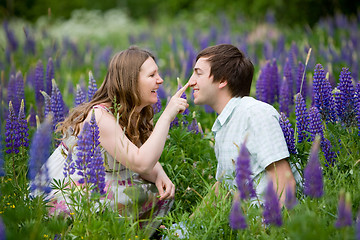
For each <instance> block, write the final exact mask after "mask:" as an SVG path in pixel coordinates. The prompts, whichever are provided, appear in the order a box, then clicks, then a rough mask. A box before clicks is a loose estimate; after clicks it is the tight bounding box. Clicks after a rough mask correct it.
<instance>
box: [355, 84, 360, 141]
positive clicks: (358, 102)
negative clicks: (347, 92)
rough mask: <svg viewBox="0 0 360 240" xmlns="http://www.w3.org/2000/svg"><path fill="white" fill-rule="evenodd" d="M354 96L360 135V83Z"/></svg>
mask: <svg viewBox="0 0 360 240" xmlns="http://www.w3.org/2000/svg"><path fill="white" fill-rule="evenodd" d="M354 98H355V109H356V119H357V126H358V129H359V133H358V135H359V136H360V83H358V84H357V85H356V89H355V95H354Z"/></svg>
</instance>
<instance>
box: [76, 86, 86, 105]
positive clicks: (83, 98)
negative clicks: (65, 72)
mask: <svg viewBox="0 0 360 240" xmlns="http://www.w3.org/2000/svg"><path fill="white" fill-rule="evenodd" d="M85 101H86V96H85V93H84V92H83V91H82V89H81V87H80V85H79V84H76V97H75V106H78V105H80V104H82V103H84V102H85Z"/></svg>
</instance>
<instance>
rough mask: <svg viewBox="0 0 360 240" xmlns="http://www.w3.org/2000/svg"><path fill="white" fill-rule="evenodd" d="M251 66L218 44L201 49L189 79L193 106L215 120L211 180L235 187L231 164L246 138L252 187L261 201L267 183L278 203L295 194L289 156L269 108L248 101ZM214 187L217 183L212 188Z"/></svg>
mask: <svg viewBox="0 0 360 240" xmlns="http://www.w3.org/2000/svg"><path fill="white" fill-rule="evenodd" d="M253 73H254V66H253V64H252V63H251V61H250V60H249V59H248V58H246V57H245V55H244V54H243V53H242V52H241V51H240V50H239V49H238V48H236V47H235V46H233V45H230V44H220V45H216V46H211V47H208V48H206V49H204V50H202V51H201V52H200V53H199V54H198V56H197V58H196V64H195V67H194V72H193V74H192V76H191V78H190V80H189V82H190V86H191V87H193V89H194V103H195V104H199V105H203V104H208V105H209V106H210V107H212V108H213V109H214V110H215V111H216V112H217V113H218V114H219V115H218V117H217V119H216V121H215V123H214V125H213V127H212V131H213V133H214V136H215V154H216V158H217V160H218V165H217V172H216V179H217V181H218V182H222V183H225V184H227V185H229V186H230V187H231V186H233V185H235V184H236V183H235V180H234V176H235V161H236V159H237V157H238V155H239V147H240V146H241V144H242V143H243V142H244V140H245V138H246V147H247V149H248V150H249V153H250V159H251V163H250V164H251V169H252V173H253V177H254V186H256V192H257V195H258V196H259V198H260V200H262V197H261V196H262V194H263V193H264V190H265V188H266V186H267V184H268V182H269V179H271V180H272V181H273V183H274V187H275V190H276V192H277V194H278V195H279V197H280V196H281V198H280V200H281V203H283V202H284V200H285V191H286V189H287V188H286V187H287V186H288V185H289V186H290V188H291V189H292V191H293V192H294V191H295V187H296V183H295V179H294V175H293V172H292V170H291V168H290V165H289V163H288V162H287V160H286V158H288V157H289V152H288V149H287V145H286V142H285V138H284V135H283V132H282V130H281V127H280V125H279V113H278V112H277V111H276V109H275V108H273V107H272V106H271V105H269V104H267V103H264V102H261V101H258V100H255V99H254V98H252V97H249V94H250V88H251V83H252V79H253ZM217 185H218V183H217Z"/></svg>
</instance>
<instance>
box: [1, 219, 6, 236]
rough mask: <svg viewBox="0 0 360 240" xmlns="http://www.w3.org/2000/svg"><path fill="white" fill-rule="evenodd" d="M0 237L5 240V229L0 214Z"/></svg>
mask: <svg viewBox="0 0 360 240" xmlns="http://www.w3.org/2000/svg"><path fill="white" fill-rule="evenodd" d="M0 239H1V240H5V239H6V231H5V224H4V222H3V220H2V218H1V216H0Z"/></svg>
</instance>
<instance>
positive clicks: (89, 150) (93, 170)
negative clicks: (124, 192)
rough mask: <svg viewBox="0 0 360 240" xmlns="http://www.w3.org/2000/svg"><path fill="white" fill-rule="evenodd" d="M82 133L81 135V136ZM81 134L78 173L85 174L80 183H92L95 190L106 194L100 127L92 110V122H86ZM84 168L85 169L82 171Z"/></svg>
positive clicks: (77, 162)
mask: <svg viewBox="0 0 360 240" xmlns="http://www.w3.org/2000/svg"><path fill="white" fill-rule="evenodd" d="M80 135H81V136H80ZM80 135H79V140H78V146H79V147H78V150H79V152H78V153H77V157H78V160H77V161H76V164H77V168H78V169H80V171H79V172H78V174H79V175H80V176H83V178H82V179H81V180H80V181H79V183H84V182H85V179H86V182H87V183H92V184H93V185H94V186H95V188H94V189H95V191H98V192H100V194H104V193H105V191H104V188H105V168H104V161H103V157H102V155H101V151H100V146H99V144H100V142H99V127H98V126H97V124H96V119H95V113H94V111H93V112H92V115H91V120H90V123H88V122H86V123H85V124H84V127H83V130H82V133H81V134H80ZM81 170H83V171H81Z"/></svg>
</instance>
